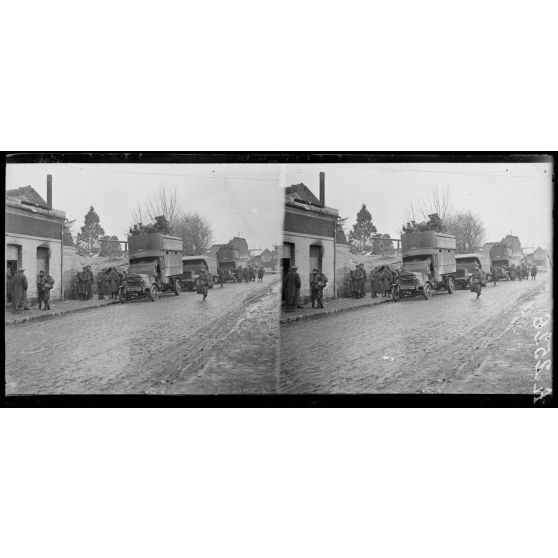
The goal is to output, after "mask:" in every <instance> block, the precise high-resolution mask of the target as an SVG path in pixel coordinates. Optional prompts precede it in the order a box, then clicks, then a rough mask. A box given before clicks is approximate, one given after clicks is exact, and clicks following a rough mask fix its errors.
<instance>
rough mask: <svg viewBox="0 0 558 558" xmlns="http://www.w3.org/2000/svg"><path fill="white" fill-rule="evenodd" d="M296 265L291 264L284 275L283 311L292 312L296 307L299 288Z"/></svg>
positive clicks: (297, 305)
mask: <svg viewBox="0 0 558 558" xmlns="http://www.w3.org/2000/svg"><path fill="white" fill-rule="evenodd" d="M297 270H298V267H297V266H296V265H293V266H291V268H290V269H289V271H288V272H287V275H286V276H285V311H287V312H294V311H295V310H296V309H297V308H298V307H299V304H298V293H299V290H300V284H301V283H300V275H299V274H298V272H297Z"/></svg>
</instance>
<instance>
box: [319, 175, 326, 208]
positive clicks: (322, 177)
mask: <svg viewBox="0 0 558 558" xmlns="http://www.w3.org/2000/svg"><path fill="white" fill-rule="evenodd" d="M320 203H321V204H322V207H325V172H321V173H320Z"/></svg>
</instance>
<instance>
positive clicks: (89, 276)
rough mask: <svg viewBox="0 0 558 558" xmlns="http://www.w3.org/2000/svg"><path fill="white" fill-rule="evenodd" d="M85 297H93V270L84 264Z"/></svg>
mask: <svg viewBox="0 0 558 558" xmlns="http://www.w3.org/2000/svg"><path fill="white" fill-rule="evenodd" d="M85 274H86V275H85V298H86V299H87V300H89V299H90V298H93V272H92V271H91V266H90V265H87V266H85Z"/></svg>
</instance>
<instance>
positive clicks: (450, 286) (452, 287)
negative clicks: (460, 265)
mask: <svg viewBox="0 0 558 558" xmlns="http://www.w3.org/2000/svg"><path fill="white" fill-rule="evenodd" d="M453 291H455V284H454V282H453V278H452V277H450V278H449V279H448V293H449V294H453Z"/></svg>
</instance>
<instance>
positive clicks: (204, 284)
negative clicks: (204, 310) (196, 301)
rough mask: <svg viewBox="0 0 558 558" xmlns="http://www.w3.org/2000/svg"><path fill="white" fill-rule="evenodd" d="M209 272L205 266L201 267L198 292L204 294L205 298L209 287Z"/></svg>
mask: <svg viewBox="0 0 558 558" xmlns="http://www.w3.org/2000/svg"><path fill="white" fill-rule="evenodd" d="M209 281H210V277H209V273H207V270H206V269H205V267H202V268H200V274H199V275H198V291H197V292H198V294H201V295H203V300H205V299H206V298H207V292H208V291H207V289H208V287H209Z"/></svg>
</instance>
